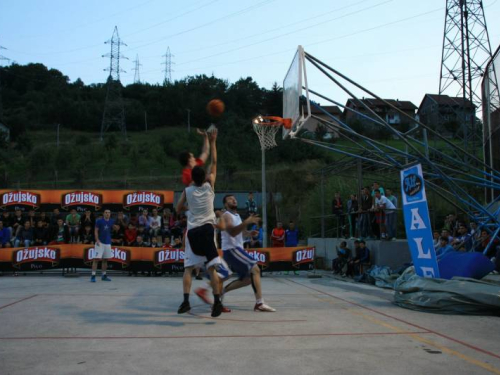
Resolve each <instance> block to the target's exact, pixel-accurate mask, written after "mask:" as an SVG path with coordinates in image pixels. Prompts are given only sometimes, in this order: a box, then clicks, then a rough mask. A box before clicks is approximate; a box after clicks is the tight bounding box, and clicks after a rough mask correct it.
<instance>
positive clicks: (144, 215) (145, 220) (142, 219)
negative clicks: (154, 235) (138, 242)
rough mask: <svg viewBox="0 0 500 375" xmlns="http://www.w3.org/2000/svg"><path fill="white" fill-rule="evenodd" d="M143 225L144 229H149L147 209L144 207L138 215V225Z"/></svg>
mask: <svg viewBox="0 0 500 375" xmlns="http://www.w3.org/2000/svg"><path fill="white" fill-rule="evenodd" d="M141 225H142V226H143V227H144V229H146V231H149V215H148V210H147V209H146V208H144V209H143V210H142V212H141V215H140V216H139V226H141Z"/></svg>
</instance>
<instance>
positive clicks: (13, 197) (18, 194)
mask: <svg viewBox="0 0 500 375" xmlns="http://www.w3.org/2000/svg"><path fill="white" fill-rule="evenodd" d="M1 202H2V207H7V206H17V205H22V206H30V207H33V208H35V209H37V208H38V207H39V206H40V194H34V193H31V192H29V191H10V192H8V193H4V194H2V198H1Z"/></svg>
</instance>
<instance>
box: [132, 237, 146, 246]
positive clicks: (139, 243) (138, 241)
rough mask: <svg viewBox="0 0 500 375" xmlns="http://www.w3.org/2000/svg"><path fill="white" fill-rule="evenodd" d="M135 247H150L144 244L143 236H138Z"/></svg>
mask: <svg viewBox="0 0 500 375" xmlns="http://www.w3.org/2000/svg"><path fill="white" fill-rule="evenodd" d="M133 246H135V247H148V244H147V243H146V242H144V240H143V238H142V236H140V235H139V236H137V239H136V240H135V243H134V245H133Z"/></svg>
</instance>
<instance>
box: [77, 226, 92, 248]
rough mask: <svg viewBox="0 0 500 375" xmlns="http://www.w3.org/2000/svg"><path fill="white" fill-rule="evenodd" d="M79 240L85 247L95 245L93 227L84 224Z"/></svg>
mask: <svg viewBox="0 0 500 375" xmlns="http://www.w3.org/2000/svg"><path fill="white" fill-rule="evenodd" d="M80 239H81V241H82V243H83V244H85V245H93V244H94V243H95V236H94V227H93V226H92V224H91V223H90V222H86V223H85V224H84V226H83V231H82V233H81V236H80Z"/></svg>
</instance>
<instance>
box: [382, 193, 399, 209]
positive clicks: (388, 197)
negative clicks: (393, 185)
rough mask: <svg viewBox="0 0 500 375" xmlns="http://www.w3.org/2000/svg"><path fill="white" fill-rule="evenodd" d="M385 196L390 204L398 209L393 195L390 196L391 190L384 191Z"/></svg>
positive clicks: (396, 199)
mask: <svg viewBox="0 0 500 375" xmlns="http://www.w3.org/2000/svg"><path fill="white" fill-rule="evenodd" d="M385 196H386V197H387V199H389V200H390V201H391V202H392V204H393V205H394V207H396V208H398V198H397V197H396V196H395V195H394V194H392V189H386V194H385Z"/></svg>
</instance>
